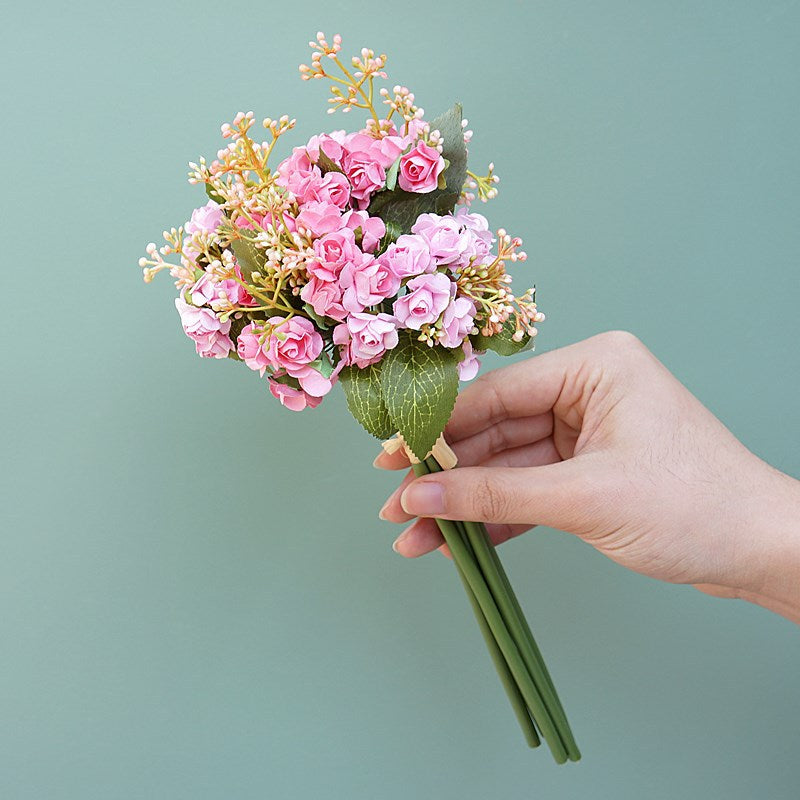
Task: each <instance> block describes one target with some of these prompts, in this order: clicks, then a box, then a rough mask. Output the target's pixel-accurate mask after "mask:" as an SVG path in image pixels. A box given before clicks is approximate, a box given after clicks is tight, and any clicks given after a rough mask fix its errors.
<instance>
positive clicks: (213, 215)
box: [183, 200, 225, 236]
mask: <svg viewBox="0 0 800 800" xmlns="http://www.w3.org/2000/svg"><path fill="white" fill-rule="evenodd" d="M224 216H225V214H224V213H223V211H222V208H221V207H220V205H219V204H218V203H215V202H214V201H213V200H209V201H208V202H207V203H206V204H205V205H204V206H201V207H200V208H196V209H195V210H194V211H192V218H191V219H190V220H189V221H188V222H187V223H186V225H184V226H183V229H184V230H185V231H186V233H188V234H189V235H190V236H191V235H192V234H194V233H199V232H200V231H204V232H205V233H216V232H217V228H219V224H220V222H222V218H223V217H224Z"/></svg>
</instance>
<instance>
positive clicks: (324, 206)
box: [296, 201, 342, 236]
mask: <svg viewBox="0 0 800 800" xmlns="http://www.w3.org/2000/svg"><path fill="white" fill-rule="evenodd" d="M296 222H297V225H298V226H300V225H302V226H303V227H304V228H305V229H306V230H308V231H310V232H311V233H312V234H313V235H314V236H324V235H325V234H326V233H332V232H333V231H338V230H339V228H340V227H341V226H342V212H341V211H340V210H339V207H338V206H335V205H334V204H333V203H327V202H320V201H311V202H309V203H304V204H303V205H302V206H301V207H300V213H299V214H298V215H297V219H296Z"/></svg>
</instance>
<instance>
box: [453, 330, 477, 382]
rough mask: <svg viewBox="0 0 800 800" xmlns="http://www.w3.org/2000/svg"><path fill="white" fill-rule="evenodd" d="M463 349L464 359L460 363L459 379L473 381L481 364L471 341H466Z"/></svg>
mask: <svg viewBox="0 0 800 800" xmlns="http://www.w3.org/2000/svg"><path fill="white" fill-rule="evenodd" d="M462 347H463V348H464V358H463V359H462V360H461V361H459V362H458V379H459V380H460V381H471V380H472V379H473V378H474V377H475V376H476V375H477V374H478V370H479V369H480V368H481V362H480V360H479V359H478V357H477V355H476V353H475V351H474V350H473V349H472V343H471V342H470V340H469V339H464V344H463V345H462Z"/></svg>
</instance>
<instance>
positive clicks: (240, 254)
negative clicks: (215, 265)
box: [231, 239, 264, 282]
mask: <svg viewBox="0 0 800 800" xmlns="http://www.w3.org/2000/svg"><path fill="white" fill-rule="evenodd" d="M231 250H233V254H234V255H235V256H236V261H237V263H238V264H239V268H240V269H241V270H242V277H243V278H244V280H245V281H247V282H252V275H253V273H254V272H259V271H260V270H261V266H262V264H263V262H264V251H263V250H259V249H258V248H257V247H256V246H255V244H253V242H251V241H250V240H249V239H234V240H233V241H232V242H231Z"/></svg>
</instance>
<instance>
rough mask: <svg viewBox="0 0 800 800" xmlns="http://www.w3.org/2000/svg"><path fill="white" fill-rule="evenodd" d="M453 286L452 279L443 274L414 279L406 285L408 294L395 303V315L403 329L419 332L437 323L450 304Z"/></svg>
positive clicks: (436, 273)
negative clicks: (424, 326) (427, 325)
mask: <svg viewBox="0 0 800 800" xmlns="http://www.w3.org/2000/svg"><path fill="white" fill-rule="evenodd" d="M451 285H452V281H451V280H450V278H448V277H447V275H443V274H442V273H441V272H434V273H433V274H432V275H420V276H419V277H417V278H412V279H411V280H410V281H409V282H408V283H407V284H406V289H407V290H408V294H406V295H403V296H402V297H399V298H398V299H397V300H395V303H394V315H395V317H396V318H397V320H398V322H399V323H400V325H401V327H403V328H411V329H413V330H416V331H418V330H420V328H422V326H423V325H425V324H430V323H433V322H436V320H437V319H439V315H440V314H441V313H442V312H443V311H444V310H445V308H447V305H448V303H449V302H450V295H451V288H450V287H451Z"/></svg>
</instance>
